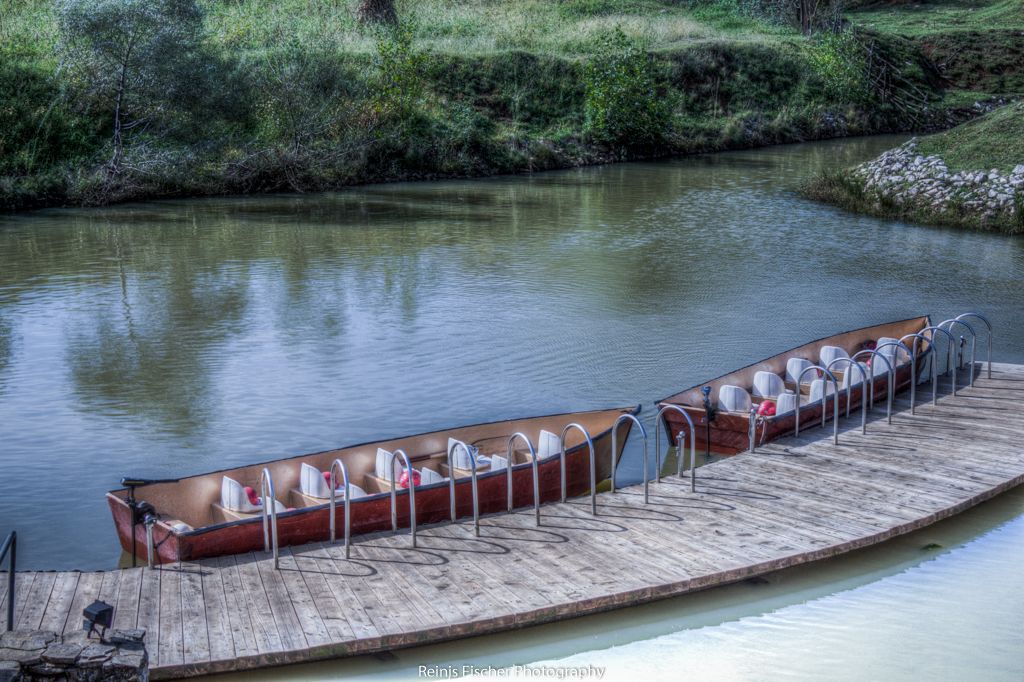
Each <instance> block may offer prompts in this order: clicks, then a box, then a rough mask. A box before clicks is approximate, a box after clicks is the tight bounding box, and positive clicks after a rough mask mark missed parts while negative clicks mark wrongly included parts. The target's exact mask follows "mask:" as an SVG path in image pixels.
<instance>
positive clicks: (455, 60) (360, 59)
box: [0, 0, 1009, 208]
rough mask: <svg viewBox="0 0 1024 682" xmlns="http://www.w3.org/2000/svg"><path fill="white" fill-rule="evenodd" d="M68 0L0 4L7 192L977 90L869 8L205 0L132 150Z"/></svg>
mask: <svg viewBox="0 0 1024 682" xmlns="http://www.w3.org/2000/svg"><path fill="white" fill-rule="evenodd" d="M55 7H56V6H55V4H54V3H53V2H52V1H50V0H7V2H6V3H5V10H4V14H3V16H2V17H0V208H26V207H32V206H43V205H55V204H98V203H108V202H113V201H122V200H127V199H133V198H143V197H157V196H193V195H207V194H223V193H247V192H263V191H314V190H322V189H329V188H334V187H340V186H344V185H347V184H353V183H361V182H369V181H377V180H389V179H415V178H427V177H453V176H474V175H485V174H493V173H504V172H518V171H528V170H539V169H548V168H558V167H567V166H573V165H580V164H589V163H598V162H604V161H612V160H618V159H626V158H644V157H652V156H663V155H670V154H681V153H691V152H697V151H712V150H719V149H729V148H738V147H752V146H759V145H765V144H772V143H778V142H791V141H800V140H811V139H820V138H825V137H835V136H843V135H855V134H866V133H872V132H884V131H893V130H906V129H920V128H922V127H927V126H941V125H944V124H948V122H949V121H951V120H952V119H951V118H950V117H949V115H948V112H947V111H946V109H947V108H948V107H949V106H951V105H953V104H958V103H961V102H970V101H973V100H972V96H973V92H972V96H963V95H962V93H960V94H958V95H957V97H953V98H949V97H946V98H945V99H944V96H945V93H944V86H946V85H948V83H945V82H944V81H943V76H942V73H940V71H939V70H937V69H936V68H935V66H934V64H933V62H932V61H930V60H929V59H928V58H927V56H926V54H925V52H924V51H923V48H922V46H921V44H920V43H919V42H917V41H916V38H914V37H905V36H902V35H900V33H899V31H897V30H893V22H892V21H888V23H886V22H882V21H880V20H878V19H876V18H875V17H876V16H879V15H876V14H875V13H872V12H864V13H863V16H865V17H869V18H871V21H870V22H867V21H865V22H864V23H866V24H871V23H874V24H880V25H879V26H875V27H873V28H871V29H870V30H868V29H860V28H858V29H857V30H855V31H850V32H847V33H846V34H843V35H842V36H840V37H820V36H819V37H812V38H808V37H805V36H803V35H801V34H799V33H798V32H797V31H795V30H794V29H791V28H788V27H784V26H779V25H775V24H771V23H769V22H766V21H763V20H759V19H755V18H752V17H751V16H749V15H748V14H746V13H744V12H741V11H739V10H738V9H737V7H738V5H737V4H736V3H735V2H734V1H733V0H721V1H718V2H715V1H710V2H704V1H693V2H669V1H667V0H665V1H663V0H559V1H557V2H556V1H541V0H508V1H506V2H493V1H490V2H488V1H485V0H467V1H465V2H459V3H451V2H444V1H442V0H421V1H419V2H411V1H410V2H399V3H398V9H399V15H400V17H401V24H400V26H401V28H400V29H399V30H397V31H393V30H384V29H380V28H373V27H368V26H364V25H360V24H359V23H358V22H357V21H356V20H355V19H354V12H353V9H354V2H353V1H335V0H303V1H302V2H299V1H298V0H280V1H279V2H263V1H260V0H240V1H228V0H203V1H202V2H200V3H199V4H198V9H199V10H200V11H201V18H200V20H199V26H198V28H197V29H196V31H195V33H196V35H197V37H196V38H195V40H194V42H193V43H189V45H188V49H187V50H182V51H181V53H180V55H175V56H174V59H175V61H180V62H181V63H180V65H178V66H180V67H181V68H180V69H179V71H186V72H187V78H184V79H180V80H179V81H176V82H175V83H174V84H173V87H171V86H168V85H166V83H164V82H163V81H161V80H160V79H161V78H167V77H168V76H167V74H166V73H165V72H166V71H167V69H164V70H162V71H159V72H158V71H157V70H153V73H152V74H150V73H149V72H146V71H144V70H143V71H141V73H142V75H143V76H146V78H140V79H139V83H140V87H139V88H138V89H137V90H135V91H134V92H132V93H131V94H132V97H131V98H129V99H126V102H127V103H129V104H131V105H132V106H131V108H130V110H129V112H128V114H126V115H125V114H123V115H124V116H125V120H124V124H125V125H124V131H125V132H124V135H123V149H121V148H119V147H118V146H117V144H116V143H115V142H113V141H112V140H113V139H116V138H113V137H112V132H113V129H114V116H113V114H112V112H113V111H114V109H113V107H112V104H111V102H112V99H113V98H112V95H111V89H110V87H103V84H104V83H108V82H109V81H114V80H115V79H113V78H112V74H110V73H108V72H105V71H103V70H102V69H103V66H102V65H100V66H97V64H98V63H99V62H98V60H93V61H89V60H88V59H85V58H83V57H82V51H81V48H79V49H78V51H76V50H75V49H74V48H75V47H76V44H83V43H85V44H88V46H90V47H93V48H94V46H95V42H96V41H95V40H94V38H93V36H91V35H89V32H88V31H86V32H85V37H84V38H81V39H79V40H78V41H77V43H76V42H75V41H72V40H69V39H68V36H67V35H66V34H65V32H66V28H65V32H62V29H61V25H60V22H59V19H60V15H59V14H58V12H57V10H56V9H55ZM908 11H909V10H908ZM851 16H852V17H853V21H854V24H855V25H857V26H860V24H861V23H862V22H861V19H860V18H858V17H860V16H861V13H860V12H858V13H854V14H853V15H851ZM997 23H998V22H997ZM881 24H884V25H881ZM154 74H155V75H154ZM143 86H144V87H143ZM954 86H955V87H956V88H957V89H958V90H962V89H968V90H976V91H978V92H982V93H985V94H988V93H991V92H1002V91H1003V90H1005V89H1006V88H1007V87H1009V86H1007V85H1006V84H1005V83H1004V84H1002V85H999V84H998V83H993V82H990V81H988V80H986V81H983V82H979V83H973V84H971V83H966V82H965V83H959V84H954Z"/></svg>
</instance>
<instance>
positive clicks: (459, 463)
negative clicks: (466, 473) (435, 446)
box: [448, 438, 491, 469]
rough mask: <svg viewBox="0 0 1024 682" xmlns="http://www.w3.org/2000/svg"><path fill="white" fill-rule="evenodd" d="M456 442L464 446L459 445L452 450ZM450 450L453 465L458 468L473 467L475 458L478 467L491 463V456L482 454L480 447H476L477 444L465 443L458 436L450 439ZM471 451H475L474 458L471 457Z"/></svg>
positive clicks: (484, 466)
mask: <svg viewBox="0 0 1024 682" xmlns="http://www.w3.org/2000/svg"><path fill="white" fill-rule="evenodd" d="M456 444H460V445H462V446H463V447H458V448H455V449H454V450H452V448H453V447H454V446H455V445H456ZM448 452H449V453H450V455H451V458H452V466H454V467H455V468H456V469H472V468H473V459H475V460H476V468H477V469H484V468H486V467H487V465H489V464H490V463H491V458H490V457H487V456H486V455H481V454H480V448H478V447H476V446H475V445H469V444H468V443H464V442H462V441H461V440H458V439H456V438H449V439H448ZM470 452H472V453H473V458H470V456H469V453H470Z"/></svg>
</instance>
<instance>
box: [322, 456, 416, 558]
mask: <svg viewBox="0 0 1024 682" xmlns="http://www.w3.org/2000/svg"><path fill="white" fill-rule="evenodd" d="M392 468H394V467H392ZM336 471H340V472H341V480H342V482H343V483H344V484H345V558H346V559H348V558H349V557H350V555H351V550H352V547H351V544H350V538H351V536H352V486H351V485H350V484H349V480H348V467H346V466H345V463H344V462H342V461H341V460H340V459H336V460H334V461H333V462H331V473H330V475H329V476H328V479H330V480H329V481H328V483H329V484H330V486H331V543H332V544H333V543H334V542H335V541H336V537H337V532H336V529H335V526H336V524H337V519H336V518H335V515H336V514H337V504H338V502H337V488H338V476H337V475H336V474H335V472H336ZM411 475H412V474H410V476H411ZM392 492H394V486H392Z"/></svg>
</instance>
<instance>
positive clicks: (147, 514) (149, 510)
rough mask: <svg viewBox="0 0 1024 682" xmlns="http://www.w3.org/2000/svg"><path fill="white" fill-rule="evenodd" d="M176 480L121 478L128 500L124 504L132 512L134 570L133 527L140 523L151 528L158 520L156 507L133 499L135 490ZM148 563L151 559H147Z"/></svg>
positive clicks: (133, 563)
mask: <svg viewBox="0 0 1024 682" xmlns="http://www.w3.org/2000/svg"><path fill="white" fill-rule="evenodd" d="M177 480H178V479H176V478H162V479H156V478H129V477H126V478H122V479H121V485H122V486H124V487H125V488H128V498H127V499H126V500H125V502H127V503H128V508H129V509H131V510H132V568H135V566H136V564H137V558H136V557H137V554H138V552H137V551H136V549H135V527H136V526H138V525H139V524H140V523H141V524H145V525H146V526H147V528H152V526H153V524H154V523H156V521H157V519H159V515H158V514H157V513H156V507H154V506H153V505H151V504H150V503H149V502H146V501H144V500H136V499H135V489H136V488H138V487H141V486H144V485H153V484H154V483H175V482H177ZM149 559H150V561H152V560H153V557H149Z"/></svg>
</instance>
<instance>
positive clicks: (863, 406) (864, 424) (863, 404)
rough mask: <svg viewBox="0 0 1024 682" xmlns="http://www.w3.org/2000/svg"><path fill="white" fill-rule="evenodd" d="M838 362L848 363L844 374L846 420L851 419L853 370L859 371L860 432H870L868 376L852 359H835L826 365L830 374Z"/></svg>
mask: <svg viewBox="0 0 1024 682" xmlns="http://www.w3.org/2000/svg"><path fill="white" fill-rule="evenodd" d="M837 362H845V363H846V373H845V374H843V378H844V380H845V381H846V418H847V419H849V418H850V402H851V401H850V397H851V396H852V395H853V370H857V372H859V373H860V381H861V389H860V432H861V433H867V432H868V410H867V406H868V404H867V396H868V374H867V372H866V371H864V368H863V367H861V366H860V365H859V364H857V362H856V361H855V360H853V359H852V358H835V359H833V360H832V361H831V362H830V363H828V364H827V365H825V369H827V370H828V371H829V372H831V371H832V365H834V364H836V363H837Z"/></svg>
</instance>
